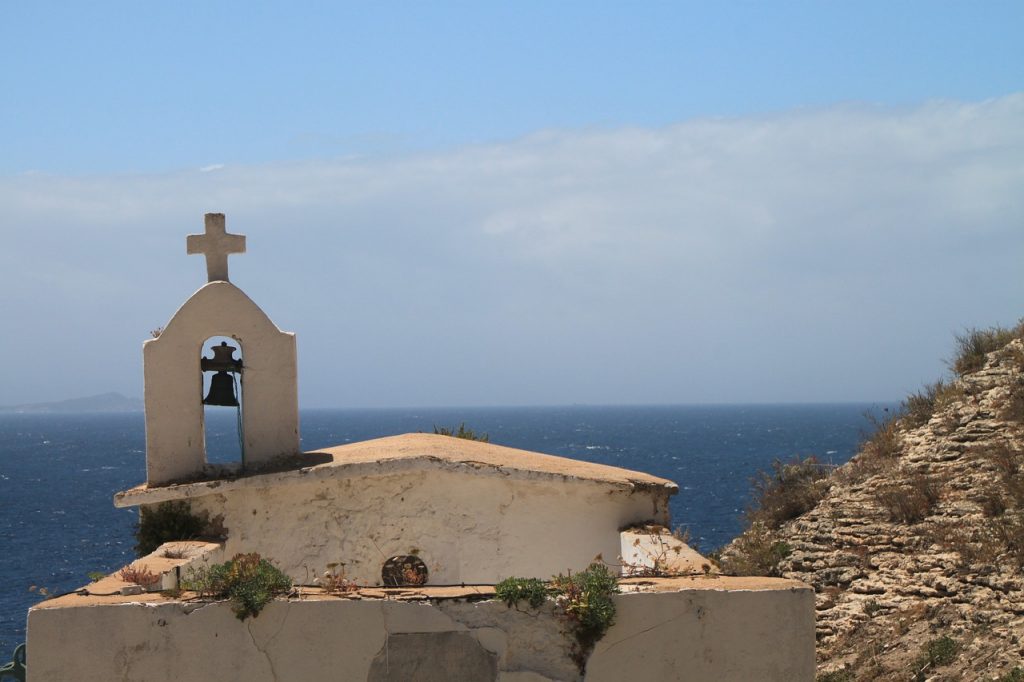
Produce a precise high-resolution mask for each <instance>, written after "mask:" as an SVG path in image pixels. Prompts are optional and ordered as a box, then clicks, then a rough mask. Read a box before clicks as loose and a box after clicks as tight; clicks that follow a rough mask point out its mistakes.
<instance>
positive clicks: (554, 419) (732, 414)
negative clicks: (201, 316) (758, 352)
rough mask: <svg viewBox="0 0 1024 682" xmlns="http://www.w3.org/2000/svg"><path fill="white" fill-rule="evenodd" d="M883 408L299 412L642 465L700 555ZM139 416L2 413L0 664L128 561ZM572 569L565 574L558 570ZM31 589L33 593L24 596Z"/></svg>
mask: <svg viewBox="0 0 1024 682" xmlns="http://www.w3.org/2000/svg"><path fill="white" fill-rule="evenodd" d="M884 407H887V406H886V405H865V404H816V405H714V406H637V407H589V406H572V407H522V408H430V409H427V408H423V409H363V410H307V411H303V412H302V415H301V430H302V446H303V449H306V450H311V449H316V448H321V447H326V446H329V445H338V444H343V443H348V442H355V441H360V440H366V439H368V438H376V437H379V436H386V435H392V434H397V433H408V432H416V431H425V432H432V431H433V427H434V426H435V425H438V426H458V424H459V423H461V422H465V423H466V424H467V426H469V427H471V428H473V429H474V430H476V431H477V432H486V433H488V434H489V435H490V437H491V442H493V443H498V444H501V445H508V446H512V447H517V448H523V449H526V450H535V451H539V452H546V453H549V454H554V455H562V456H565V457H572V458H575V459H581V460H587V461H591V462H598V463H601V464H610V465H613V466H620V467H625V468H628V469H637V470H640V471H646V472H649V473H652V474H655V475H657V476H662V477H664V478H668V479H671V480H673V481H676V482H677V483H678V484H679V487H680V492H679V494H678V495H676V496H675V497H674V498H673V500H672V502H671V505H670V508H671V512H672V519H673V523H674V524H676V525H683V526H686V527H688V528H689V529H690V532H691V535H692V537H693V538H695V539H696V541H697V542H698V544H699V547H700V548H702V549H704V550H709V549H712V548H715V547H718V546H720V545H722V544H725V543H726V542H728V541H729V540H730V539H732V538H733V537H734V536H735V535H736V534H737V533H738V532H739V531H740V528H741V518H740V517H741V514H742V512H743V510H744V509H745V507H746V505H747V502H748V499H749V492H750V479H751V478H752V477H753V476H754V475H755V474H756V472H758V471H759V470H764V469H767V468H768V467H769V466H770V465H771V463H772V461H773V460H775V459H788V458H790V457H792V456H794V455H800V456H807V455H812V454H813V455H816V456H817V457H818V458H819V459H821V460H822V461H825V462H832V463H835V464H841V463H843V462H845V461H846V460H848V459H849V458H850V457H851V456H852V455H853V453H854V452H855V451H856V447H857V444H858V442H859V440H860V439H861V437H862V434H863V432H864V431H866V430H867V429H868V423H867V420H866V419H865V418H864V414H865V412H866V411H869V410H880V409H882V408H884ZM207 421H208V429H207V440H208V443H209V450H210V452H211V453H214V455H213V456H211V459H212V460H221V461H223V460H230V459H232V458H237V450H238V445H237V431H236V427H235V413H234V412H233V411H232V410H230V409H223V410H220V411H215V412H211V413H210V414H209V415H208V418H207ZM144 448H145V433H144V426H143V418H142V414H141V413H132V414H80V415H31V414H8V415H0V484H2V491H3V494H2V495H0V543H2V544H0V663H2V662H4V661H6V660H9V656H10V653H11V652H12V651H13V649H14V647H15V646H16V645H17V644H18V643H20V642H22V641H24V639H25V614H26V610H27V609H28V607H29V606H31V605H32V604H34V603H36V602H37V601H38V600H39V599H40V597H39V596H38V588H43V587H45V588H46V589H47V590H48V591H49V592H50V593H51V594H59V593H62V592H66V591H69V590H73V589H75V588H78V587H80V586H82V585H83V584H85V583H86V582H88V578H87V574H88V573H89V572H90V571H103V572H111V571H114V570H117V569H118V568H120V567H121V566H123V565H124V564H126V563H128V562H129V561H130V560H131V559H132V558H133V557H134V555H133V552H132V546H133V544H134V539H133V537H132V526H133V524H134V523H135V520H136V514H135V510H133V509H115V508H114V506H113V503H112V497H113V495H114V493H115V492H117V491H119V490H124V489H126V488H130V487H132V486H134V485H136V484H138V483H140V482H142V481H143V479H144V478H145V455H144ZM567 568H568V567H567ZM32 586H35V588H36V590H35V591H30V588H31V587H32Z"/></svg>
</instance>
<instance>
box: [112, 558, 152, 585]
mask: <svg viewBox="0 0 1024 682" xmlns="http://www.w3.org/2000/svg"><path fill="white" fill-rule="evenodd" d="M117 575H118V577H119V578H121V580H123V581H125V582H126V583H134V584H136V585H142V586H143V587H145V586H147V585H152V584H153V583H155V582H156V581H158V580H160V576H159V575H157V574H156V573H153V572H152V571H150V570H149V569H148V568H146V567H145V566H136V565H134V564H128V565H127V566H125V567H124V568H122V569H121V570H120V571H118V573H117Z"/></svg>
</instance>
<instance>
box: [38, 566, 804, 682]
mask: <svg viewBox="0 0 1024 682" xmlns="http://www.w3.org/2000/svg"><path fill="white" fill-rule="evenodd" d="M794 584H795V583H791V582H788V581H775V586H774V588H773V589H763V590H753V591H748V590H707V589H697V590H683V591H679V592H664V593H656V594H622V595H619V596H617V597H616V605H617V608H618V621H617V623H616V624H615V625H614V626H613V627H612V628H611V630H609V632H608V633H607V635H606V636H605V638H604V639H603V640H602V641H601V642H600V643H599V644H598V646H597V649H596V650H595V652H594V654H593V655H592V657H591V659H590V662H589V664H588V668H587V676H586V680H594V681H599V680H616V681H618V680H636V681H637V682H639V681H641V680H651V681H657V682H667V681H670V680H688V681H690V682H702V681H708V682H711V681H714V682H730V681H735V682H749V681H750V680H758V681H759V682H809V681H810V680H813V678H814V610H813V594H812V592H811V591H810V589H809V588H801V589H792V588H791V587H787V586H792V585H794ZM68 599H69V598H68V597H65V598H64V599H63V600H58V602H59V603H58V604H53V603H51V604H49V605H47V604H46V603H44V604H43V605H41V606H37V607H36V608H34V609H32V610H31V611H30V612H29V632H28V657H29V658H28V669H29V671H30V672H29V680H30V681H31V682H65V681H66V680H71V679H74V680H76V682H93V681H95V682H108V681H109V680H145V681H146V682H180V681H181V680H219V681H222V682H229V681H231V680H239V681H241V680H245V681H247V682H285V681H291V680H303V681H304V682H319V681H321V680H346V681H355V680H370V681H373V682H383V681H385V680H418V681H419V682H429V681H433V680H438V681H443V680H473V681H474V682H490V681H492V680H494V681H501V682H527V681H528V682H545V681H550V680H577V679H578V674H577V672H576V667H575V665H574V664H573V663H572V662H571V660H570V659H569V655H568V648H567V642H566V639H565V637H564V636H563V635H562V634H561V632H560V629H561V621H560V620H559V619H558V618H557V617H555V616H554V614H553V612H552V608H553V607H551V606H550V605H548V606H547V607H546V608H545V610H544V611H543V612H542V613H540V614H539V615H538V614H537V613H524V612H520V611H517V610H515V609H509V608H507V607H506V606H505V605H504V604H502V603H499V602H495V601H487V602H474V603H469V602H464V601H431V602H423V603H410V602H394V601H385V600H372V601H365V600H364V601H353V600H339V599H326V600H312V599H306V600H298V601H276V602H273V603H272V604H270V605H269V606H268V607H267V608H266V609H265V610H264V611H263V612H262V613H261V614H260V615H259V617H258V618H255V619H248V620H246V621H244V622H240V621H239V620H238V619H236V618H235V616H234V614H233V613H232V612H231V609H230V607H229V605H228V604H226V603H223V602H221V603H213V604H198V603H181V602H159V603H135V604H132V603H126V604H117V605H113V604H96V605H91V606H68V605H67V604H68V603H73V602H68V601H67V600H68Z"/></svg>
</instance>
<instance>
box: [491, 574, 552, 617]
mask: <svg viewBox="0 0 1024 682" xmlns="http://www.w3.org/2000/svg"><path fill="white" fill-rule="evenodd" d="M494 594H495V596H496V597H498V599H500V600H501V601H503V602H505V605H506V606H509V607H511V606H513V605H515V604H517V603H518V602H521V601H525V602H526V603H527V604H529V605H530V606H531V607H532V608H535V609H538V608H540V607H541V605H542V604H543V603H544V600H545V599H547V596H548V586H547V585H546V584H545V583H544V581H543V580H539V579H537V578H505V579H504V580H502V581H501V582H500V583H498V584H497V585H495V586H494Z"/></svg>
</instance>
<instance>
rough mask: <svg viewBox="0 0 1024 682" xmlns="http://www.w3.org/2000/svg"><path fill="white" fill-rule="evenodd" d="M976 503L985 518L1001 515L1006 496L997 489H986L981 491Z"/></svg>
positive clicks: (1004, 509) (1004, 506)
mask: <svg viewBox="0 0 1024 682" xmlns="http://www.w3.org/2000/svg"><path fill="white" fill-rule="evenodd" d="M978 505H979V506H980V507H981V513H982V514H983V515H985V516H986V517H987V518H993V517H996V516H1002V515H1003V513H1004V512H1005V511H1006V498H1005V497H1003V496H1002V495H1001V494H1000V493H999V491H998V490H992V489H986V490H984V491H983V492H982V493H981V499H979V500H978Z"/></svg>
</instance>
